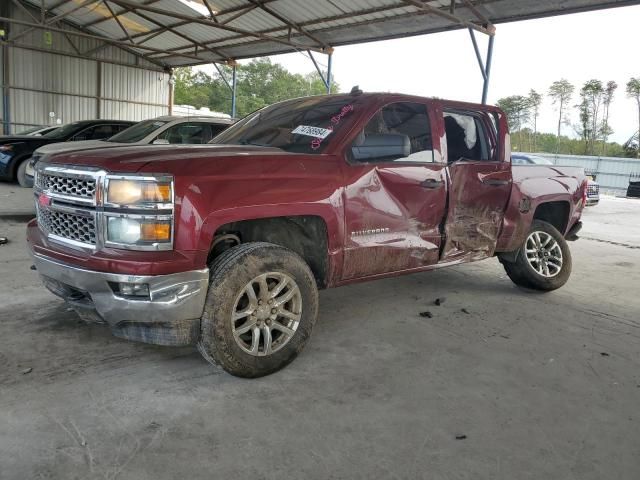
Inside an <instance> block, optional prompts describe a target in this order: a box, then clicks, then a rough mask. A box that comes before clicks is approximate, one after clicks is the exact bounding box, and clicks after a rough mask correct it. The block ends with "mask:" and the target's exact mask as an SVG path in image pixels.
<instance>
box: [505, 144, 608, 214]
mask: <svg viewBox="0 0 640 480" xmlns="http://www.w3.org/2000/svg"><path fill="white" fill-rule="evenodd" d="M511 163H512V164H513V165H550V166H553V165H554V163H553V162H552V161H551V160H548V159H546V158H544V157H539V156H537V155H531V154H530V153H518V152H514V153H512V154H511ZM586 175H587V204H586V205H587V207H591V206H593V205H597V204H598V203H599V202H600V184H599V183H598V182H596V180H595V177H594V176H593V175H591V174H588V173H587V174H586Z"/></svg>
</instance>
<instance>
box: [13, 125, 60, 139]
mask: <svg viewBox="0 0 640 480" xmlns="http://www.w3.org/2000/svg"><path fill="white" fill-rule="evenodd" d="M58 128H60V125H49V126H46V125H38V126H36V127H30V128H27V129H25V130H21V131H20V132H18V133H17V134H16V135H29V136H33V137H41V136H42V135H46V134H47V133H49V132H53V131H54V130H56V129H58Z"/></svg>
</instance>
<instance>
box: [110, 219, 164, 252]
mask: <svg viewBox="0 0 640 480" xmlns="http://www.w3.org/2000/svg"><path fill="white" fill-rule="evenodd" d="M170 242H171V219H170V218H159V217H135V216H119V217H115V216H108V217H107V243H111V244H118V245H138V246H144V245H155V244H167V243H170Z"/></svg>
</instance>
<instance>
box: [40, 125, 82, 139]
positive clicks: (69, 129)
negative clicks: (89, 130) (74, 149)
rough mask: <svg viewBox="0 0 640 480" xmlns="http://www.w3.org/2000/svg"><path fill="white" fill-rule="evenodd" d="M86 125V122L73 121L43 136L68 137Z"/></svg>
mask: <svg viewBox="0 0 640 480" xmlns="http://www.w3.org/2000/svg"><path fill="white" fill-rule="evenodd" d="M84 126H86V122H73V123H67V124H66V125H63V126H61V127H60V128H56V129H55V130H53V131H51V132H49V133H45V134H44V135H42V137H43V138H66V137H68V136H70V135H73V134H74V133H75V132H76V131H77V130H78V129H80V128H82V127H84Z"/></svg>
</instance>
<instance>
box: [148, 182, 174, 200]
mask: <svg viewBox="0 0 640 480" xmlns="http://www.w3.org/2000/svg"><path fill="white" fill-rule="evenodd" d="M142 199H143V201H145V202H159V203H169V202H171V185H170V184H169V183H147V184H145V185H144V188H143V189H142Z"/></svg>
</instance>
